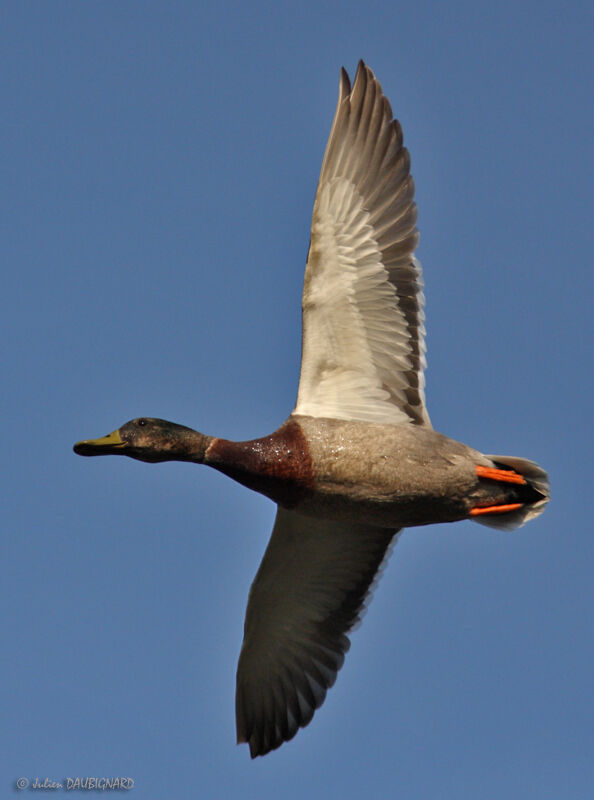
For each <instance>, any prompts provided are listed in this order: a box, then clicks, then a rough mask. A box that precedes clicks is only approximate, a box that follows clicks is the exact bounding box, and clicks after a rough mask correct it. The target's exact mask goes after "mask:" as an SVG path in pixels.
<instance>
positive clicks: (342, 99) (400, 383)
mask: <svg viewBox="0 0 594 800" xmlns="http://www.w3.org/2000/svg"><path fill="white" fill-rule="evenodd" d="M409 168H410V158H409V155H408V151H407V150H406V148H404V147H403V146H402V129H401V127H400V124H399V123H398V121H397V120H395V119H393V117H392V109H391V108H390V104H389V102H388V101H387V99H386V98H385V97H384V95H383V93H382V89H381V86H380V84H379V83H378V81H377V80H376V78H375V76H374V74H373V72H372V71H371V70H370V69H369V67H367V66H366V65H365V64H363V62H362V61H361V62H360V63H359V67H358V69H357V75H356V78H355V82H354V85H353V88H352V90H351V85H350V81H349V78H348V75H347V73H346V72H345V70H344V69H343V70H342V73H341V82H340V94H339V98H338V106H337V109H336V114H335V117H334V122H333V125H332V130H331V132H330V138H329V140H328V145H327V147H326V154H325V156H324V161H323V164H322V171H321V174H320V181H319V184H318V189H317V193H316V199H315V204H314V210H313V219H312V229H311V242H310V248H309V255H308V260H307V268H306V271H305V284H304V288H303V342H302V360H301V377H300V381H299V392H298V396H297V405H296V407H295V410H294V412H293V413H295V414H305V415H309V416H313V417H333V418H337V419H348V420H362V421H366V422H384V423H401V422H411V421H412V422H414V423H417V424H425V425H429V424H430V422H429V416H428V414H427V410H426V408H425V394H424V390H423V387H424V378H423V369H424V367H425V344H424V334H425V329H424V325H423V320H424V314H423V302H424V297H423V294H422V285H423V284H422V279H421V268H420V264H419V262H418V261H417V260H416V259H415V258H414V256H413V252H414V249H415V247H416V246H417V242H418V233H417V230H416V227H415V224H416V219H417V210H416V205H415V203H414V202H413V196H414V183H413V179H412V177H411V175H410V172H409Z"/></svg>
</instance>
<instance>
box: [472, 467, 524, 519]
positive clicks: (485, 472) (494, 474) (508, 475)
mask: <svg viewBox="0 0 594 800" xmlns="http://www.w3.org/2000/svg"><path fill="white" fill-rule="evenodd" d="M475 469H476V474H477V475H478V477H479V478H486V479H487V480H490V481H500V482H501V483H521V484H526V478H524V477H523V476H522V475H519V474H518V473H517V472H514V471H513V470H511V469H495V467H476V468H475ZM501 508H503V506H501ZM507 510H509V509H507Z"/></svg>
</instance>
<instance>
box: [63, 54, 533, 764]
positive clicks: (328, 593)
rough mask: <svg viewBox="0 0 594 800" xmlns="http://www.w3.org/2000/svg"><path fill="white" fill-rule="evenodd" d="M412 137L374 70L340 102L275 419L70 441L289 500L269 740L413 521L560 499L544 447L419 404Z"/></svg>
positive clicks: (265, 655)
mask: <svg viewBox="0 0 594 800" xmlns="http://www.w3.org/2000/svg"><path fill="white" fill-rule="evenodd" d="M413 195H414V184H413V179H412V177H411V175H410V159H409V154H408V151H407V150H406V149H405V148H404V147H403V145H402V130H401V127H400V124H399V123H398V121H397V120H395V119H394V118H393V116H392V110H391V108H390V104H389V102H388V100H387V99H386V97H385V96H384V94H383V92H382V89H381V86H380V84H379V82H378V81H377V79H376V78H375V76H374V74H373V72H372V71H371V69H370V68H369V67H368V66H366V65H365V64H364V63H363V62H360V63H359V66H358V69H357V74H356V77H355V81H354V83H353V85H352V87H351V83H350V80H349V77H348V75H347V73H346V71H345V70H344V69H342V71H341V77H340V91H339V98H338V106H337V109H336V114H335V117H334V122H333V124H332V129H331V132H330V138H329V141H328V145H327V148H326V153H325V156H324V160H323V164H322V170H321V175H320V180H319V184H318V188H317V192H316V197H315V203H314V210H313V220H312V228H311V242H310V247H309V254H308V258H307V265H306V270H305V283H304V289H303V340H302V363H301V376H300V381H299V390H298V395H297V403H296V406H295V408H294V410H293V412H292V413H291V415H290V416H289V418H288V419H287V421H286V422H285V423H284V424H283V425H281V427H280V428H279V429H278V430H276V431H275V432H274V433H272V434H270V435H269V436H265V437H263V438H260V439H253V440H251V441H245V442H232V441H227V440H226V439H221V438H218V437H214V436H207V435H205V434H203V433H198V432H197V431H195V430H193V429H191V428H187V427H184V426H183V425H177V424H174V423H172V422H167V421H165V420H162V419H153V418H149V417H139V418H137V419H133V420H131V421H130V422H127V423H126V424H125V425H123V426H122V427H121V428H119V429H118V430H116V431H114V432H113V433H110V434H109V435H108V436H104V437H103V438H100V439H94V440H86V441H82V442H78V444H76V445H74V451H75V452H76V453H78V454H79V455H83V456H98V455H126V456H130V457H131V458H135V459H139V460H140V461H148V462H159V461H188V462H192V463H196V464H206V465H208V466H210V467H214V468H215V469H217V470H219V471H220V472H223V473H224V474H225V475H228V476H229V477H231V478H233V479H234V480H236V481H238V482H239V483H242V484H243V485H244V486H247V487H249V488H250V489H254V490H255V491H257V492H260V493H261V494H263V495H265V496H266V497H269V498H270V499H271V500H273V501H274V502H275V503H276V504H277V513H276V520H275V523H274V528H273V531H272V536H271V538H270V541H269V543H268V546H267V548H266V552H265V554H264V557H263V559H262V563H261V565H260V568H259V570H258V573H257V575H256V577H255V579H254V581H253V584H252V587H251V589H250V593H249V599H248V604H247V613H246V619H245V630H244V639H243V645H242V648H241V653H240V656H239V664H238V669H237V687H236V722H237V740H238V742H247V743H249V748H250V753H251V756H252V757H255V756H261V755H264V754H266V753H268V752H269V751H271V750H274V749H275V748H277V747H279V746H280V745H281V744H282V743H283V742H286V741H288V740H289V739H291V738H292V737H293V736H295V734H296V733H297V731H298V730H299V728H302V727H305V726H306V725H307V724H308V723H309V722H310V721H311V719H312V717H313V715H314V712H315V710H316V709H317V708H319V707H320V706H321V705H322V703H323V702H324V698H325V697H326V692H327V690H328V689H329V688H330V687H331V686H332V685H333V684H334V682H335V680H336V675H337V672H338V671H339V669H340V668H341V666H342V664H343V661H344V657H345V653H346V652H347V650H348V649H349V646H350V642H349V638H348V633H349V631H350V630H351V629H352V627H353V626H354V625H355V623H356V622H357V621H358V620H359V618H360V616H361V614H362V611H363V609H364V606H365V604H366V601H367V600H368V598H369V593H370V588H371V586H372V584H373V582H374V579H375V578H376V576H377V575H378V572H379V570H380V567H381V565H382V562H383V561H384V559H385V558H386V554H387V553H388V551H389V550H390V549H391V547H390V546H391V544H392V543H393V541H394V539H395V537H396V535H397V533H398V532H399V531H400V530H401V529H402V528H403V527H409V526H415V525H427V524H431V523H437V522H454V521H456V520H463V519H471V520H475V521H476V522H481V523H484V524H486V525H490V526H492V527H494V528H501V529H511V528H515V527H517V526H519V525H522V524H523V523H524V522H526V521H527V520H530V519H532V518H534V517H536V516H538V515H539V514H540V513H541V512H542V511H543V509H544V507H545V505H546V503H547V501H548V498H549V490H548V480H547V475H546V473H545V472H544V471H543V470H542V469H541V468H540V467H539V466H538V465H537V464H535V463H534V462H532V461H528V460H526V459H522V458H515V457H509V456H496V455H484V454H482V453H480V452H478V451H476V450H473V449H472V448H471V447H468V446H466V445H465V444H461V443H459V442H457V441H454V440H452V439H449V438H448V437H446V436H444V435H442V434H441V433H437V432H436V431H434V430H433V428H432V426H431V422H430V420H429V415H428V413H427V408H426V405H425V394H424V378H423V370H424V367H425V344H424V333H425V331H424V325H423V320H424V315H423V302H424V298H423V294H422V285H423V284H422V280H421V267H420V264H419V262H418V261H417V259H416V258H415V256H414V251H415V248H416V246H417V242H418V233H417V229H416V219H417V209H416V206H415V203H414V199H413Z"/></svg>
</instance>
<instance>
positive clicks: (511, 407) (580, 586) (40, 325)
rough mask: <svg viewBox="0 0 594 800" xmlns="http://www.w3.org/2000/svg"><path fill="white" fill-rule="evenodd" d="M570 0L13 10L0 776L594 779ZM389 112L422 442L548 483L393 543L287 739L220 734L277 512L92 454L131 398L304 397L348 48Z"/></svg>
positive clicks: (246, 495)
mask: <svg viewBox="0 0 594 800" xmlns="http://www.w3.org/2000/svg"><path fill="white" fill-rule="evenodd" d="M584 6H585V4H583V3H581V2H580V3H577V2H564V3H561V2H559V3H547V2H544V3H542V2H538V3H537V2H516V3H500V4H494V3H488V2H484V0H479V1H478V2H456V0H454V2H452V3H448V4H444V3H437V2H423V1H422V0H421V1H420V2H416V3H388V2H373V0H372V1H371V2H367V3H361V2H351V0H347V1H346V2H345V1H344V0H343V2H340V3H339V2H334V1H333V0H331V1H330V2H326V3H323V4H321V3H318V2H310V0H306V1H305V2H303V3H301V4H299V8H298V9H297V8H296V6H295V4H287V3H278V2H275V3H265V2H258V1H257V0H256V2H251V3H245V2H228V1H227V0H222V2H218V3H213V4H206V3H192V2H187V3H184V2H169V3H155V2H142V3H141V2H126V3H119V2H86V3H79V2H59V1H57V0H54V2H52V3H35V2H30V3H18V2H12V3H10V2H9V3H6V4H4V6H3V10H2V20H1V22H2V24H1V28H0V38H1V47H0V60H1V62H2V63H1V65H0V66H1V74H2V82H1V86H0V101H1V107H2V125H1V127H0V137H1V142H0V169H1V175H2V180H1V181H0V203H1V205H2V208H1V211H0V220H1V222H0V225H1V238H2V273H3V279H2V283H3V290H2V298H1V302H2V313H1V315H0V324H1V326H2V345H3V376H4V382H3V384H4V388H3V392H2V394H3V401H2V405H3V415H4V419H5V423H4V431H3V433H4V448H3V451H4V458H3V480H2V486H3V492H2V493H3V526H2V528H3V535H2V537H1V539H0V541H1V552H2V563H3V565H4V568H3V580H2V583H1V588H0V592H1V602H2V609H3V613H2V615H1V622H0V626H1V628H0V632H1V636H2V641H3V643H4V655H3V658H2V660H1V662H0V683H1V685H2V687H3V691H2V695H1V697H2V700H1V706H0V710H1V713H2V719H3V725H2V726H0V728H1V730H0V767H1V770H0V786H2V787H3V794H4V795H6V796H8V794H9V792H10V791H11V787H13V786H14V782H15V781H16V779H17V778H19V777H21V776H24V777H27V778H29V779H30V780H33V779H34V778H35V777H39V778H41V779H43V778H45V777H49V778H50V779H53V780H61V779H63V778H65V777H67V776H80V777H84V776H116V775H126V776H131V777H132V778H133V779H134V780H135V788H134V790H133V795H134V796H135V797H140V798H143V800H144V799H145V798H146V799H147V800H152V799H153V798H163V797H179V798H186V797H187V798H194V797H208V798H229V797H242V798H244V797H248V798H249V797H258V798H259V799H260V800H262V799H264V798H278V797H283V798H302V797H304V796H309V797H322V796H324V797H342V798H352V799H353V800H355V799H356V798H361V797H363V796H370V797H374V798H376V797H377V798H383V797H401V798H406V799H407V800H408V798H414V799H416V798H431V800H437V798H448V799H449V798H455V800H466V798H468V799H469V800H470V799H471V798H472V800H476V798H481V800H491V798H493V799H494V798H497V800H500V799H501V798H503V797H504V798H506V800H515V798H521V799H522V800H526V799H527V798H528V799H530V798H534V799H535V800H536V799H538V800H547V798H551V800H552V799H553V798H554V799H555V800H558V798H560V797H564V798H569V799H570V800H578V799H579V798H586V797H589V796H591V795H590V792H591V787H592V783H593V780H594V775H593V768H592V761H591V753H592V746H593V739H594V737H593V731H592V708H591V673H592V655H593V649H594V648H593V645H592V622H593V620H592V589H591V586H592V580H591V573H592V556H593V549H594V546H593V536H592V527H593V526H592V514H591V509H590V508H589V503H590V498H591V496H592V474H593V463H592V452H591V447H592V444H591V423H590V419H591V397H592V390H593V387H592V362H591V349H590V348H591V340H592V327H591V317H592V289H593V286H592V278H591V275H592V259H591V253H592V242H591V229H592V225H591V216H592V206H591V193H592V189H591V187H592V162H591V134H592V126H591V120H590V119H588V115H587V111H588V109H589V107H590V106H591V95H590V86H591V65H590V63H589V61H588V57H587V56H588V23H590V22H591V19H588V18H587V16H586V12H585V11H584ZM361 57H362V58H364V59H365V60H366V61H367V62H368V63H369V64H370V66H371V67H372V68H373V69H374V70H375V72H376V74H377V76H378V78H379V79H380V81H381V82H382V84H383V87H384V90H385V92H386V93H387V95H388V97H389V98H390V100H391V102H392V107H393V109H394V112H395V114H396V115H397V116H398V117H399V119H400V120H401V122H402V125H403V128H404V135H405V142H406V144H407V145H408V147H409V148H410V150H411V155H412V171H413V174H414V176H415V180H416V184H417V200H418V204H419V227H420V230H421V245H420V248H419V251H418V254H419V257H420V258H421V260H422V262H423V266H424V275H425V282H426V294H427V329H428V360H429V369H428V373H427V384H428V388H427V396H428V404H429V411H430V413H431V417H432V421H433V423H434V425H435V427H436V428H438V429H439V430H441V431H443V432H444V433H446V434H448V435H450V436H452V437H454V438H458V439H462V440H463V441H466V442H467V443H469V444H471V445H472V446H474V447H476V448H478V449H481V450H483V451H486V452H500V453H511V454H514V455H521V456H526V457H530V458H533V459H535V460H537V461H539V462H540V463H541V464H542V465H543V466H545V467H546V468H548V470H549V471H550V475H551V480H552V487H553V501H552V503H551V504H550V506H549V508H548V509H547V511H546V513H545V514H544V515H543V516H542V517H541V518H540V519H539V520H538V521H536V522H534V523H531V524H529V525H528V526H526V527H525V528H523V529H522V530H520V531H517V532H515V533H513V534H505V533H499V532H496V531H491V530H489V529H487V528H484V527H482V526H478V525H475V524H472V523H459V524H456V525H450V526H441V527H427V528H418V529H413V530H409V531H408V532H406V533H405V534H404V536H403V537H401V540H400V542H399V544H398V546H397V547H396V549H395V551H394V553H393V554H392V558H391V561H390V564H389V566H388V568H387V570H386V572H385V573H384V575H383V578H382V580H381V582H380V585H379V587H378V589H377V591H376V593H375V597H374V599H373V602H372V604H371V607H370V609H369V612H368V614H367V616H366V618H365V620H364V624H363V625H362V626H361V627H360V629H359V630H357V631H356V632H355V634H354V636H353V645H352V648H351V652H350V653H349V656H348V658H347V660H346V663H345V666H344V668H343V671H342V672H341V673H340V675H339V679H338V681H337V684H336V686H335V687H334V689H333V690H332V691H331V692H330V693H329V696H328V699H327V701H326V704H325V705H324V707H323V708H322V709H321V711H319V712H318V713H317V715H316V717H315V719H314V722H313V723H312V724H311V726H310V727H309V728H307V729H306V730H305V731H302V732H301V733H300V734H299V735H298V736H297V738H296V739H295V740H293V741H292V742H291V743H289V744H288V745H285V746H283V747H282V748H281V749H280V750H279V751H277V752H275V753H272V754H271V755H269V756H267V757H266V758H264V759H258V760H257V761H255V762H251V761H250V759H249V755H248V752H247V748H246V747H237V746H236V745H235V744H234V736H235V734H234V696H233V695H234V681H235V666H236V660H237V655H238V652H239V647H240V643H241V637H242V626H243V616H244V609H245V603H246V598H247V593H248V589H249V585H250V582H251V580H252V578H253V575H254V573H255V571H256V569H257V566H258V563H259V560H260V558H261V555H262V553H263V550H264V547H265V545H266V541H267V538H268V535H269V532H270V529H271V525H272V520H273V515H274V508H273V506H272V504H271V503H270V502H269V501H267V500H265V499H264V498H261V497H259V496H257V495H255V494H251V493H250V492H248V491H247V490H246V489H244V488H242V487H240V486H238V485H233V484H232V483H231V482H230V481H229V480H228V479H226V478H224V477H223V476H221V475H219V474H216V473H214V472H211V471H208V470H207V469H203V468H200V467H196V466H193V465H187V464H163V465H145V464H141V463H139V462H134V461H132V460H129V459H115V458H113V459H110V458H105V459H89V460H83V459H81V458H78V457H76V456H75V455H74V454H73V453H72V450H71V447H72V443H73V442H74V441H76V440H78V439H81V438H88V437H93V436H99V435H103V434H105V433H107V432H108V431H111V430H113V429H114V428H116V427H118V426H119V425H120V424H122V423H123V422H125V421H126V420H128V419H130V418H131V417H134V416H137V415H150V416H160V417H164V418H166V419H171V420H174V421H177V422H180V423H183V424H186V425H190V426H192V427H196V428H198V429H199V430H202V431H204V432H205V433H211V434H216V435H220V436H225V437H227V438H236V439H248V438H252V437H255V436H258V435H263V434H265V433H268V432H270V431H272V430H273V429H274V428H276V427H277V426H278V425H279V424H280V423H281V422H282V421H283V419H284V418H285V417H286V416H287V415H288V413H289V412H290V410H291V409H292V407H293V404H294V400H295V395H296V388H297V377H298V368H299V356H300V295H301V284H302V278H303V267H304V260H305V255H306V251H307V243H308V235H309V222H310V215H311V206H312V200H313V195H314V191H315V185H316V181H317V175H318V171H319V167H320V164H321V158H322V154H323V150H324V146H325V142H326V137H327V135H328V132H329V129H330V123H331V120H332V115H333V113H334V106H335V102H336V96H337V89H338V74H339V68H340V66H341V65H343V64H344V65H345V66H346V67H347V69H348V70H349V72H351V74H352V73H353V71H354V69H355V67H356V63H357V60H358V59H359V58H361Z"/></svg>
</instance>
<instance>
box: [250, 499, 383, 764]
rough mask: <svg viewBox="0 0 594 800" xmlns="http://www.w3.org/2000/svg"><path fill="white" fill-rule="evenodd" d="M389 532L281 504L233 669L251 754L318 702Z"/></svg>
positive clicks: (305, 718)
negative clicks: (323, 518)
mask: <svg viewBox="0 0 594 800" xmlns="http://www.w3.org/2000/svg"><path fill="white" fill-rule="evenodd" d="M393 537H394V532H393V531H388V530H384V529H382V528H373V527H371V526H364V525H358V526H357V525H353V524H352V523H349V522H336V521H331V520H322V519H317V518H314V517H306V516H304V515H302V514H297V513H296V512H294V511H288V510H286V509H283V508H281V507H279V508H278V511H277V516H276V521H275V523H274V529H273V531H272V536H271V538H270V542H269V543H268V547H267V549H266V552H265V554H264V558H263V559H262V563H261V564H260V568H259V570H258V573H257V575H256V577H255V579H254V582H253V584H252V588H251V589H250V596H249V600H248V607H247V613H246V618H245V629H244V640H243V646H242V648H241V654H240V656H239V665H238V668H237V693H236V701H235V702H236V716H237V741H238V742H249V745H250V752H251V755H252V758H254V757H255V756H260V755H264V754H265V753H268V752H269V751H270V750H274V749H275V748H277V747H279V746H280V745H281V744H282V743H283V742H286V741H288V740H289V739H291V738H292V737H293V736H294V735H295V734H296V733H297V731H298V729H299V728H302V727H305V725H307V724H308V723H309V722H310V720H311V718H312V717H313V714H314V711H315V709H316V708H319V707H320V706H321V705H322V703H323V702H324V698H325V697H326V691H327V690H328V689H329V688H330V687H331V686H332V685H333V684H334V681H335V680H336V673H337V672H338V670H339V669H340V668H341V666H342V663H343V661H344V654H345V653H346V651H347V650H348V648H349V646H350V642H349V639H348V638H347V636H346V634H347V633H348V631H349V630H350V629H351V628H352V627H353V625H354V624H355V623H356V622H357V621H358V620H359V618H360V616H361V614H362V610H363V607H364V603H365V599H366V597H367V596H368V593H369V591H370V587H371V584H372V582H373V579H374V577H375V576H376V575H377V573H378V570H379V568H380V565H381V563H382V561H383V559H384V557H385V554H386V550H387V549H388V545H389V544H390V542H391V540H392V538H393Z"/></svg>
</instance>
